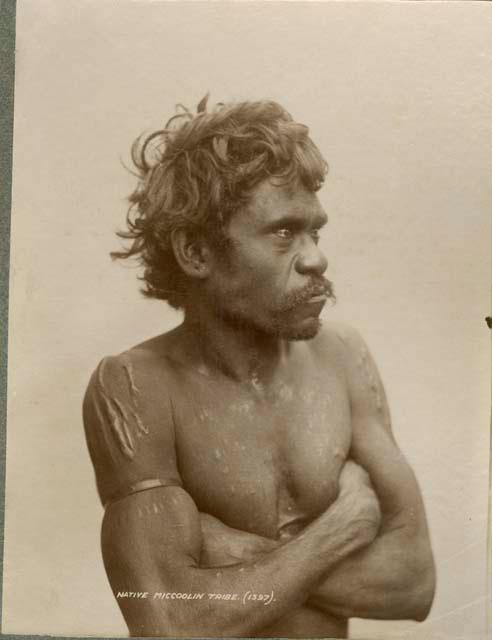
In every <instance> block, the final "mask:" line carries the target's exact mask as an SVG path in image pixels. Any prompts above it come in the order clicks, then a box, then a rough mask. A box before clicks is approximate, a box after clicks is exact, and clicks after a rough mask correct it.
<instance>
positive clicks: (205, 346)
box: [183, 312, 290, 386]
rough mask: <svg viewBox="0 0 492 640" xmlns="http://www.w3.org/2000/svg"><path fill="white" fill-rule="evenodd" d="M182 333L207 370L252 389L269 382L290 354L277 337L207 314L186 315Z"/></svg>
mask: <svg viewBox="0 0 492 640" xmlns="http://www.w3.org/2000/svg"><path fill="white" fill-rule="evenodd" d="M183 329H184V331H185V335H186V340H187V343H188V346H189V347H190V346H192V345H193V351H194V352H195V353H198V354H199V357H200V360H201V361H202V362H203V364H204V365H205V366H206V367H207V369H209V370H219V371H221V372H222V373H223V374H224V375H226V376H228V377H230V378H232V379H234V380H237V381H240V382H249V383H251V384H252V385H253V386H257V385H258V384H263V385H267V384H268V383H269V382H271V381H272V380H273V378H274V376H275V373H276V371H277V370H278V368H279V366H280V365H281V364H282V363H283V362H284V361H285V359H286V357H287V356H288V354H289V351H290V344H289V343H288V342H287V341H285V340H282V339H281V338H279V337H278V336H274V335H270V334H267V333H265V332H262V331H260V330H258V329H256V328H254V327H245V326H244V325H243V326H241V325H240V323H237V324H234V323H232V322H230V321H228V320H226V319H224V318H221V317H217V316H215V315H211V314H209V313H206V312H202V313H193V314H191V313H187V314H186V316H185V320H184V323H183Z"/></svg>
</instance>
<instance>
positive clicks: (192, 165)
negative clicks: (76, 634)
mask: <svg viewBox="0 0 492 640" xmlns="http://www.w3.org/2000/svg"><path fill="white" fill-rule="evenodd" d="M207 99H208V95H207V96H205V98H204V99H203V100H202V101H201V102H200V104H199V105H198V107H197V112H196V114H193V113H191V112H190V111H189V110H188V109H186V108H185V107H183V106H182V105H177V106H176V115H174V116H173V117H172V118H171V119H170V120H169V121H168V122H167V124H166V125H165V127H164V129H162V130H159V131H155V132H154V133H152V134H150V135H148V136H147V137H145V138H143V137H142V136H140V137H139V138H137V140H135V142H134V143H133V145H132V150H131V157H132V161H133V164H134V165H135V167H136V169H137V171H138V174H137V177H138V185H137V188H136V189H135V191H134V192H133V193H132V194H131V196H130V197H129V201H130V207H129V210H128V213H127V219H126V221H127V230H126V231H120V232H118V236H119V237H121V238H123V239H126V240H131V241H132V242H131V244H130V246H129V248H128V249H126V250H122V251H114V252H112V253H111V256H112V257H113V258H129V257H133V256H135V257H137V258H138V259H139V261H140V263H141V264H142V265H143V267H144V273H143V277H142V278H141V280H143V281H144V288H143V289H142V292H143V293H144V295H146V296H149V297H152V298H158V299H161V300H167V302H168V303H169V304H170V305H171V306H172V307H174V308H176V309H179V308H183V307H184V306H185V299H186V292H187V289H188V286H189V283H188V277H187V276H186V275H185V273H184V272H183V271H182V269H181V267H180V266H179V264H178V262H177V261H176V258H175V255H174V251H173V247H172V243H171V234H172V232H173V230H174V229H177V228H187V229H190V230H193V231H194V232H195V233H197V234H202V235H203V236H204V237H206V238H207V239H208V240H209V241H210V242H211V243H212V244H214V245H215V246H217V245H218V243H220V242H221V241H222V242H223V241H224V240H226V233H225V225H226V224H227V221H228V220H229V219H230V216H231V215H232V214H233V213H234V212H235V211H237V210H238V209H239V208H240V207H243V206H245V205H247V203H248V201H249V197H250V194H251V191H252V189H253V188H254V187H255V186H256V185H258V184H259V183H260V182H261V181H263V180H265V179H267V178H270V179H272V180H274V181H276V183H278V184H286V185H295V184H301V185H302V186H303V187H304V188H306V189H308V190H310V191H317V190H318V189H319V188H320V187H321V185H322V184H323V181H324V179H325V176H326V173H327V170H328V166H327V164H326V162H325V160H324V159H323V157H322V155H321V153H320V152H319V150H318V149H317V147H316V146H315V145H314V143H313V142H312V141H311V139H310V138H309V137H308V128H307V127H306V126H305V125H303V124H299V123H297V122H294V121H293V119H292V117H291V116H290V114H289V113H288V112H287V111H285V109H283V108H282V107H281V106H280V105H279V104H277V103H275V102H272V101H266V100H265V101H257V102H239V103H230V104H222V103H219V104H218V105H217V106H216V107H215V108H214V109H213V110H211V111H207V108H206V107H207Z"/></svg>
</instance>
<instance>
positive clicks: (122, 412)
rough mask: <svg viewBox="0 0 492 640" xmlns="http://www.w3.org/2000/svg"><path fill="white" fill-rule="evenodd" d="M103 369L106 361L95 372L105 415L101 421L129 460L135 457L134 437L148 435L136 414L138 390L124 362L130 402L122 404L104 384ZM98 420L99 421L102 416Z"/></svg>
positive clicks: (130, 367) (129, 368)
mask: <svg viewBox="0 0 492 640" xmlns="http://www.w3.org/2000/svg"><path fill="white" fill-rule="evenodd" d="M105 369H106V360H102V362H101V363H100V365H99V368H98V371H97V390H98V391H99V394H100V397H101V398H102V401H103V404H104V409H105V414H106V415H105V418H106V419H103V420H102V422H103V423H107V424H109V426H110V432H111V434H112V435H113V437H114V439H115V441H116V443H117V445H118V447H119V449H120V451H121V452H122V453H123V455H124V456H125V457H127V458H129V459H130V460H131V459H133V458H134V456H135V443H134V436H135V435H136V436H137V437H142V435H148V433H149V430H148V428H147V427H146V425H145V424H144V423H143V421H142V419H141V417H140V415H139V412H138V395H139V389H138V387H137V385H136V384H135V379H134V376H133V369H132V365H131V363H130V362H125V363H124V364H123V370H124V372H125V377H126V381H127V384H128V389H129V399H130V402H129V403H128V402H122V401H121V400H119V399H118V398H116V397H115V396H114V395H110V394H109V393H108V391H107V386H106V383H105ZM99 418H100V419H101V418H102V416H99ZM131 418H132V419H133V420H131ZM133 424H134V425H135V426H136V429H134V430H133V429H132V425H133ZM132 431H134V433H132Z"/></svg>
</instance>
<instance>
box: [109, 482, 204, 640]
mask: <svg viewBox="0 0 492 640" xmlns="http://www.w3.org/2000/svg"><path fill="white" fill-rule="evenodd" d="M101 545H102V552H103V558H104V565H105V568H106V572H107V574H108V578H109V581H110V584H111V587H112V591H113V594H114V595H115V597H116V598H117V601H118V604H119V606H120V608H121V611H122V613H123V616H124V618H125V620H126V623H127V625H128V627H129V629H130V632H131V633H132V635H173V630H175V629H176V628H177V627H176V620H175V616H177V615H180V614H182V613H183V612H180V609H181V606H180V604H181V603H179V602H176V601H174V600H166V599H160V598H159V596H157V597H156V595H155V594H159V593H160V594H162V593H166V592H185V593H186V592H191V591H192V590H193V585H192V581H190V572H189V569H190V568H192V567H198V566H199V561H200V551H201V546H202V534H201V529H200V517H199V513H198V510H197V508H196V506H195V504H194V502H193V500H192V499H191V497H190V496H189V495H188V494H187V493H186V492H185V491H184V490H183V489H181V488H179V487H166V488H162V487H161V488H156V489H151V490H149V491H143V492H139V493H135V494H132V495H129V496H127V497H126V498H124V499H122V500H119V501H117V502H115V503H113V504H111V505H110V506H108V508H107V509H106V513H105V515H104V520H103V527H102V535H101ZM130 592H133V593H140V594H141V596H142V594H144V595H143V597H137V598H133V597H125V595H124V594H125V593H126V594H128V593H130ZM119 594H120V597H118V595H119ZM122 596H123V597H122ZM188 609H189V607H188Z"/></svg>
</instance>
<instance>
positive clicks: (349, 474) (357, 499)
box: [337, 460, 381, 544]
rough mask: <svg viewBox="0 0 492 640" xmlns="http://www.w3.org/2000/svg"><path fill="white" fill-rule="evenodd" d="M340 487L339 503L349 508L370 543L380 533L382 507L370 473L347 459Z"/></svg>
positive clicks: (353, 520) (352, 518)
mask: <svg viewBox="0 0 492 640" xmlns="http://www.w3.org/2000/svg"><path fill="white" fill-rule="evenodd" d="M339 487H340V489H339V494H338V499H337V503H338V502H340V503H341V504H342V505H344V506H345V508H346V509H347V510H348V512H349V514H347V515H350V518H351V521H352V524H356V525H360V528H361V532H362V534H363V535H365V536H367V537H368V538H369V542H368V544H369V543H370V542H372V541H373V540H374V538H375V537H376V536H377V534H378V531H379V527H380V525H381V508H380V505H379V500H378V498H377V496H376V493H375V492H374V489H373V488H372V485H371V480H370V478H369V475H368V473H367V472H366V471H365V470H364V469H363V468H362V467H361V466H360V465H358V464H357V463H355V462H354V461H353V460H347V462H346V463H345V465H344V467H343V469H342V472H341V474H340V478H339Z"/></svg>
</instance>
